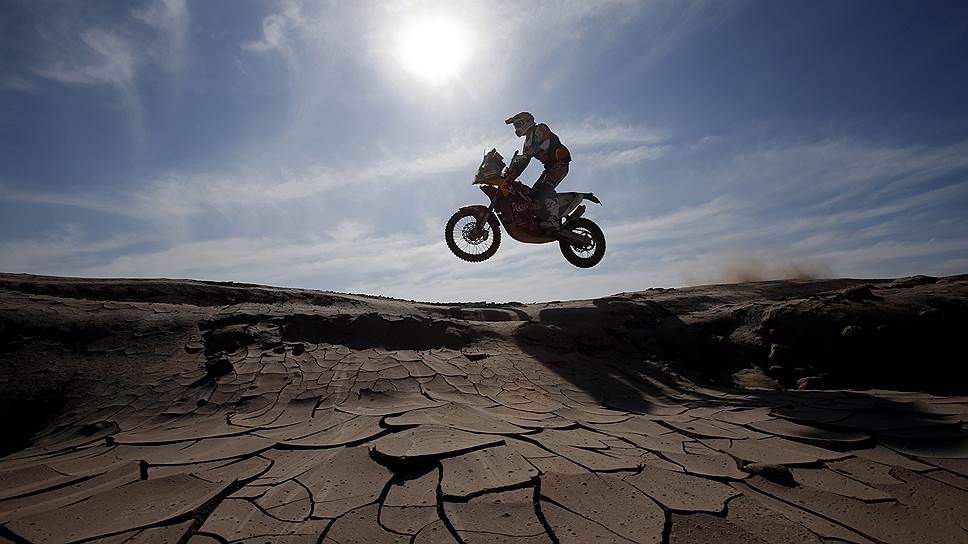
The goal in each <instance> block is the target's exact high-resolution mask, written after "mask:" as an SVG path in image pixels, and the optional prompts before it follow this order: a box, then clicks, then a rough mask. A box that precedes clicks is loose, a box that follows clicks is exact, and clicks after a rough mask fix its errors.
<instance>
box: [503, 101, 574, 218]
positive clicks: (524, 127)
mask: <svg viewBox="0 0 968 544" xmlns="http://www.w3.org/2000/svg"><path fill="white" fill-rule="evenodd" d="M504 124H506V125H511V124H513V125H514V133H515V134H517V135H518V136H524V149H523V150H522V154H520V155H518V154H516V153H515V155H514V158H513V159H511V165H510V166H508V169H507V171H506V172H505V173H504V177H505V178H507V179H516V178H517V177H518V176H519V175H521V173H522V172H524V169H525V168H527V166H528V163H530V162H531V157H534V158H536V159H538V160H539V161H541V162H542V163H543V164H544V172H542V173H541V175H540V176H539V177H538V180H537V181H535V182H534V186H532V188H531V189H532V193H531V195H532V199H534V200H535V202H538V203H539V205H542V204H543V205H542V206H541V207H540V208H538V209H537V210H536V213H537V215H538V217H539V218H540V219H541V223H540V225H541V227H542V228H544V229H547V230H558V229H559V228H561V219H560V218H559V217H558V212H559V210H558V198H557V195H556V194H555V188H556V187H558V184H559V183H561V180H563V179H565V176H567V175H568V163H569V162H571V154H570V153H569V152H568V148H567V147H565V146H564V145H562V143H561V140H559V139H558V136H557V135H556V134H555V133H554V132H551V129H550V128H548V125H546V124H544V123H541V124H535V122H534V116H533V115H531V114H530V113H528V112H526V111H522V112H521V113H519V114H517V115H514V116H512V117H509V118H507V119H505V120H504Z"/></svg>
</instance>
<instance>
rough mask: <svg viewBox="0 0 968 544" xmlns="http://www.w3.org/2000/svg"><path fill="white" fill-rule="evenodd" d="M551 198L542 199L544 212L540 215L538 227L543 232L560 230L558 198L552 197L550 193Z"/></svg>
mask: <svg viewBox="0 0 968 544" xmlns="http://www.w3.org/2000/svg"><path fill="white" fill-rule="evenodd" d="M552 195H553V196H552V197H551V198H546V199H544V205H545V208H544V212H545V213H543V214H542V215H543V216H544V217H542V220H541V223H539V226H541V228H543V229H545V230H550V231H558V230H559V229H560V228H561V218H560V217H559V216H558V212H559V205H558V196H557V195H554V192H553V191H552Z"/></svg>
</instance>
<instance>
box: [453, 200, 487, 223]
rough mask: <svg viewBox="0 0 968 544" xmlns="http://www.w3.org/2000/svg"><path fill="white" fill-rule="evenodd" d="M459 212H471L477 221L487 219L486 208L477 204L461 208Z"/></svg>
mask: <svg viewBox="0 0 968 544" xmlns="http://www.w3.org/2000/svg"><path fill="white" fill-rule="evenodd" d="M460 211H462V212H464V211H469V212H471V213H472V214H474V217H476V218H477V220H478V221H480V220H482V219H484V218H485V217H487V206H481V205H479V204H474V205H472V206H461V207H460Z"/></svg>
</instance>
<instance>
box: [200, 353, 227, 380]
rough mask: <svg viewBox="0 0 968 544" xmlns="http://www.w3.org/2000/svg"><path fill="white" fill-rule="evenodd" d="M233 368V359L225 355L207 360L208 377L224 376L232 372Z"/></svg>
mask: <svg viewBox="0 0 968 544" xmlns="http://www.w3.org/2000/svg"><path fill="white" fill-rule="evenodd" d="M233 368H234V367H233V366H232V361H231V360H230V359H229V358H228V357H226V356H225V355H222V356H220V357H214V358H211V359H206V360H205V374H206V378H218V377H219V376H224V375H226V374H228V373H229V372H232V369H233Z"/></svg>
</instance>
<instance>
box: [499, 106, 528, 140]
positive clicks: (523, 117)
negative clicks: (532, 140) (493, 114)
mask: <svg viewBox="0 0 968 544" xmlns="http://www.w3.org/2000/svg"><path fill="white" fill-rule="evenodd" d="M504 124H505V125H510V124H513V125H514V133H515V134H517V135H518V136H524V135H525V134H526V133H527V132H528V130H530V129H531V127H533V126H534V116H533V115H531V114H530V113H528V112H526V111H522V112H521V113H519V114H517V115H513V116H511V117H508V118H507V119H505V120H504Z"/></svg>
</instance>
